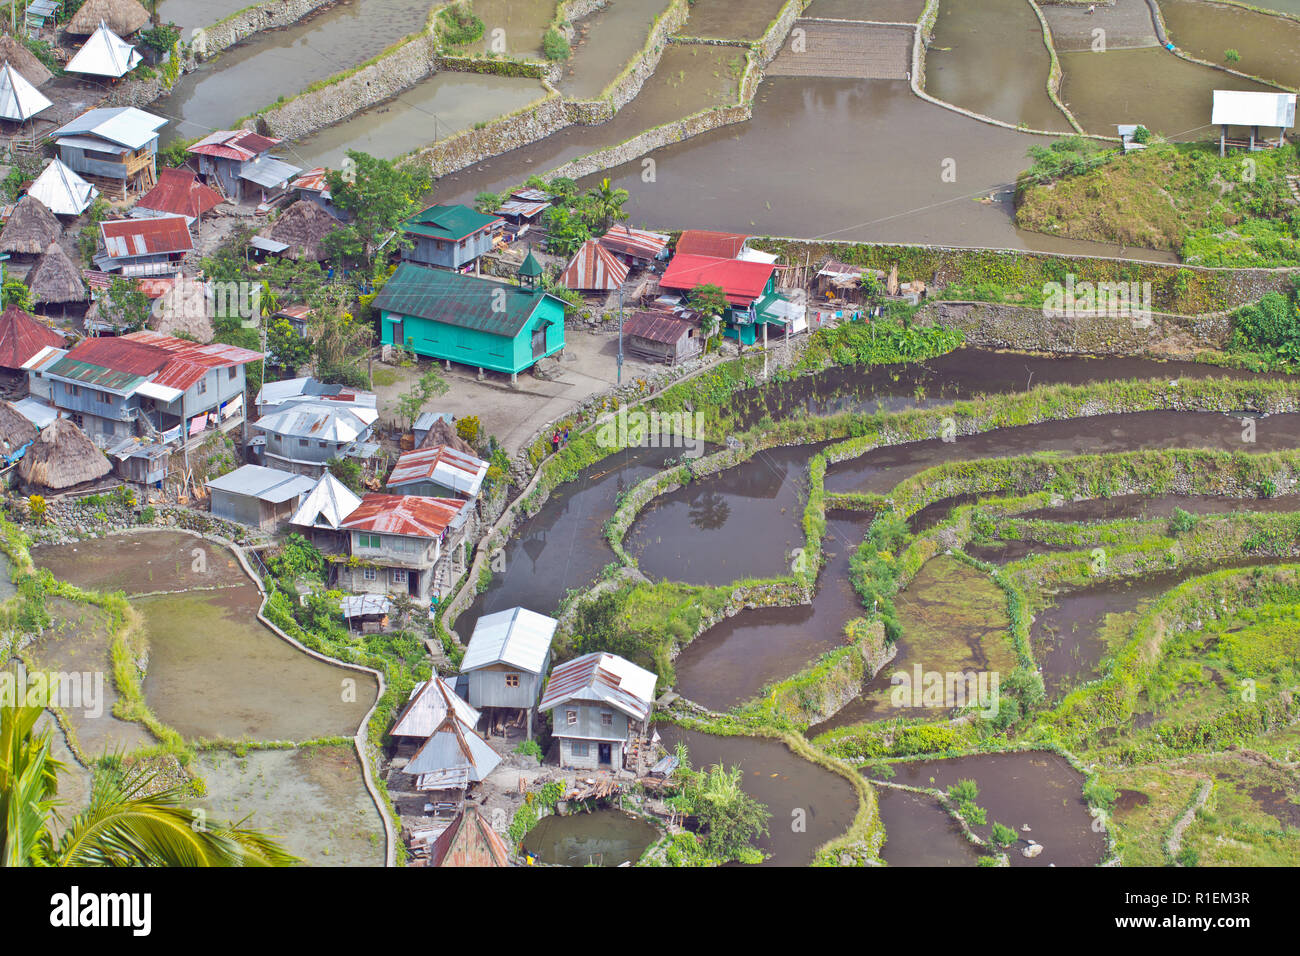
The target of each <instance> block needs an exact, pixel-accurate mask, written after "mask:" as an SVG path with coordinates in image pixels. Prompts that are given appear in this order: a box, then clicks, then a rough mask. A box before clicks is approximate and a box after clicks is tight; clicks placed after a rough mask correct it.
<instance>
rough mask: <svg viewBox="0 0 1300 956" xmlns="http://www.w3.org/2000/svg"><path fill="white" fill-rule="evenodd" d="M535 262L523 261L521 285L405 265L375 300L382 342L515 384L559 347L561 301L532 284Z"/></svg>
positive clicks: (561, 333)
mask: <svg viewBox="0 0 1300 956" xmlns="http://www.w3.org/2000/svg"><path fill="white" fill-rule="evenodd" d="M530 262H531V263H532V265H531V266H530ZM536 263H537V260H536V259H535V258H533V257H532V256H531V255H530V256H529V257H528V259H526V260H525V261H524V265H523V267H522V268H521V279H522V283H523V284H521V285H509V284H507V283H504V282H498V281H495V280H492V279H481V278H477V277H475V276H467V275H461V274H460V273H456V272H448V271H446V270H443V269H431V268H429V267H428V266H421V265H416V264H415V263H411V262H404V263H402V264H401V265H400V266H398V267H397V271H396V272H394V273H393V276H392V278H391V279H389V280H388V284H387V285H385V286H384V288H383V291H382V292H380V293H379V295H378V296H377V297H376V298H375V301H374V305H375V308H377V309H378V310H379V313H380V342H381V343H383V344H384V345H404V346H405V347H406V348H408V349H410V350H411V351H413V352H415V353H416V354H417V355H424V356H428V357H429V358H436V359H442V360H443V361H445V362H448V363H451V362H459V363H460V364H462V365H469V366H477V367H478V368H479V369H480V370H483V369H487V370H490V371H493V372H504V373H507V374H509V375H510V376H511V380H512V381H514V380H515V377H516V376H517V375H518V373H519V372H522V371H524V370H525V369H528V368H530V367H532V366H533V365H534V364H535V363H536V362H537V361H538V360H540V359H543V358H546V357H547V356H549V355H554V354H555V353H556V352H558V351H560V350H561V349H562V348H564V303H563V302H562V301H561V300H560V299H558V298H556V297H555V296H553V295H550V294H549V293H547V292H544V291H542V289H541V288H540V286H538V285H537V279H538V276H539V275H540V273H541V268H540V266H537V265H536ZM534 267H536V271H535V272H532V269H533V268H534Z"/></svg>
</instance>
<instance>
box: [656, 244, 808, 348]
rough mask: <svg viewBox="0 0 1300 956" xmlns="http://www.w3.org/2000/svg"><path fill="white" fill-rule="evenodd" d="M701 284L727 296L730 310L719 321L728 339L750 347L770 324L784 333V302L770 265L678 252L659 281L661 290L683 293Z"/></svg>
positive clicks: (772, 267) (773, 266) (773, 268)
mask: <svg viewBox="0 0 1300 956" xmlns="http://www.w3.org/2000/svg"><path fill="white" fill-rule="evenodd" d="M702 285H714V286H718V287H719V288H721V289H722V291H723V292H724V293H725V294H726V297H727V304H728V306H729V308H728V309H727V314H726V315H724V316H722V319H723V322H724V329H723V331H724V333H725V334H726V335H727V337H728V338H734V339H737V340H738V341H739V342H740V343H741V344H742V345H753V344H754V343H755V342H756V341H757V340H758V339H759V338H760V337H761V335H762V334H763V333H762V332H761V331H760V330H761V328H762V326H764V325H769V324H770V325H774V326H776V328H777V330H778V331H780V332H781V333H782V334H784V332H785V320H784V319H783V315H784V314H785V313H784V300H783V299H782V298H781V296H780V295H779V294H778V293H777V291H776V266H775V265H773V264H772V263H769V262H749V261H746V260H743V259H719V258H715V257H713V256H697V255H689V254H681V253H679V254H678V255H675V256H673V260H672V262H670V263H669V264H668V268H667V269H665V270H664V274H663V275H662V276H661V277H660V278H659V287H660V288H661V289H664V290H669V291H673V292H680V293H682V294H689V293H690V292H691V291H692V290H694V289H696V288H698V287H699V286H702Z"/></svg>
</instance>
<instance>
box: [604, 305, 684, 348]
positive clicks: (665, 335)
mask: <svg viewBox="0 0 1300 956" xmlns="http://www.w3.org/2000/svg"><path fill="white" fill-rule="evenodd" d="M698 328H699V324H698V323H695V322H691V321H689V320H687V319H681V318H678V317H677V316H675V315H673V314H672V313H670V312H657V311H653V310H650V311H645V312H635V313H633V314H632V316H631V317H630V318H628V319H627V320H626V321H625V322H624V323H623V333H624V334H625V335H635V336H636V337H637V338H641V339H649V340H650V341H652V342H662V343H663V344H665V345H676V344H677V340H678V339H680V338H681V337H682V335H683V334H684V333H686V332H689V331H690V330H691V329H698Z"/></svg>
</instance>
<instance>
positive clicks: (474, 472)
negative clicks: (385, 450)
mask: <svg viewBox="0 0 1300 956" xmlns="http://www.w3.org/2000/svg"><path fill="white" fill-rule="evenodd" d="M439 463H442V464H444V465H446V466H447V467H448V468H454V469H455V470H457V471H459V472H462V473H463V474H465V475H467V476H468V478H469V480H471V481H472V480H473V479H474V478H477V477H478V473H479V467H480V465H482V464H483V462H482V461H481V460H480V459H479V458H476V457H475V456H473V455H467V454H465V453H464V452H463V451H457V450H456V449H455V448H451V447H449V446H447V445H434V446H433V447H432V448H417V449H416V450H415V451H408V452H404V453H403V454H402V455H400V456H399V457H398V459H397V464H395V465H394V466H393V472H392V474H390V475H389V476H388V483H389V484H390V485H398V484H401V483H403V482H407V481H419V480H420V479H422V478H433V477H434V472H436V471H437V470H438V465H439Z"/></svg>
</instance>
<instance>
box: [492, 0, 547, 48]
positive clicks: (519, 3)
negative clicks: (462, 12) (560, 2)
mask: <svg viewBox="0 0 1300 956" xmlns="http://www.w3.org/2000/svg"><path fill="white" fill-rule="evenodd" d="M473 5H474V12H475V13H476V14H478V16H479V19H481V20H482V21H483V40H482V42H481V43H480V44H478V46H479V47H480V48H481V49H482V50H483V52H485V53H486V52H491V51H492V50H493V49H494V47H493V44H494V43H495V42H496V40H497V39H498V38H502V39H504V40H505V48H506V52H507V53H512V54H517V55H533V54H538V55H540V54H541V52H542V35H543V34H544V33H546V28H547V27H548V26H549V25H550V23H551V20H552V18H553V17H554V16H555V0H473ZM497 30H501V31H503V33H504V37H502V34H498V33H496V32H495V31H497ZM498 49H499V48H498Z"/></svg>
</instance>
